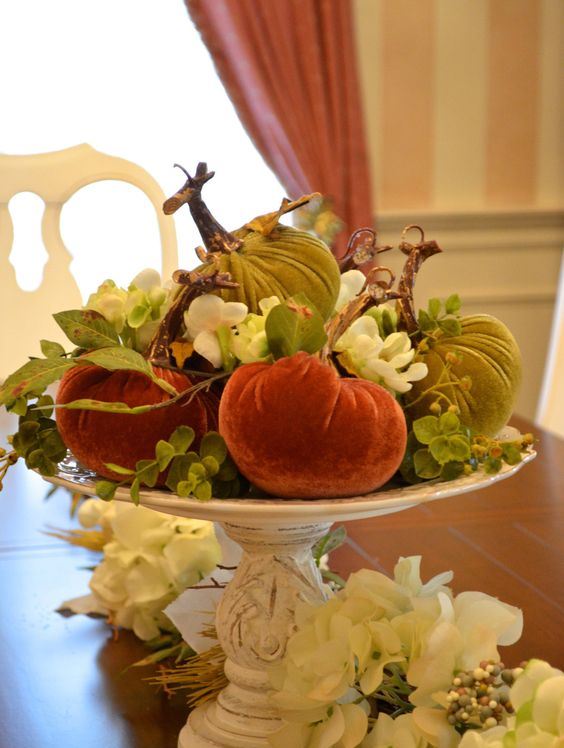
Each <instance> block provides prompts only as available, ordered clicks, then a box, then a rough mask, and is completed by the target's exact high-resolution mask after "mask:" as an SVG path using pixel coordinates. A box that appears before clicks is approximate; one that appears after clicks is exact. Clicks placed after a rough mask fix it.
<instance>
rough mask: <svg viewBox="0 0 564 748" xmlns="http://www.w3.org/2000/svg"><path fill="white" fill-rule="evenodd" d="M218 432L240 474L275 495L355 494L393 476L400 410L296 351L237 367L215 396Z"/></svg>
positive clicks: (402, 438)
mask: <svg viewBox="0 0 564 748" xmlns="http://www.w3.org/2000/svg"><path fill="white" fill-rule="evenodd" d="M219 430H220V433H221V434H222V436H223V437H224V439H225V441H226V443H227V446H228V448H229V451H230V452H231V455H232V456H233V459H234V460H235V462H236V463H237V466H238V467H239V469H240V470H241V472H242V473H243V474H244V475H245V476H246V477H247V478H248V479H249V480H250V481H251V483H253V484H254V485H255V486H257V487H258V488H260V489H262V490H263V491H267V492H268V493H270V494H272V495H274V496H281V497H287V498H291V497H294V498H304V499H307V498H321V497H327V498H330V497H337V496H355V495H359V494H363V493H367V492H369V491H373V490H374V489H376V488H379V487H380V486H381V485H383V484H384V483H385V482H386V481H387V480H389V479H390V478H391V477H392V475H393V474H394V473H395V472H396V470H397V469H398V467H399V464H400V462H401V460H402V458H403V455H404V452H405V445H406V438H407V434H406V424H405V418H404V415H403V411H402V409H401V408H400V406H399V405H398V403H397V401H396V400H395V398H394V397H393V396H392V395H390V393H389V392H388V391H387V390H385V389H384V388H383V387H380V386H379V385H377V384H374V383H372V382H368V381H365V380H361V379H343V378H341V377H339V376H338V375H337V373H336V372H335V370H334V369H332V368H331V367H329V366H328V365H326V364H324V363H322V362H321V361H320V360H319V358H316V357H314V356H310V355H308V354H307V353H303V352H300V353H296V354H295V355H294V356H290V357H288V358H281V359H280V360H278V361H277V362H276V363H274V364H265V363H256V364H248V365H246V366H241V367H240V368H239V369H237V370H236V371H235V373H234V374H233V375H232V376H231V378H230V380H229V382H228V384H227V386H226V388H225V390H224V393H223V395H222V398H221V403H220V408H219Z"/></svg>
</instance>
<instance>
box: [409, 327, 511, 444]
mask: <svg viewBox="0 0 564 748" xmlns="http://www.w3.org/2000/svg"><path fill="white" fill-rule="evenodd" d="M461 324H462V334H461V335H457V336H453V337H442V338H440V339H439V340H438V341H436V342H433V343H431V347H430V350H429V351H427V352H425V353H419V354H418V355H417V357H416V359H415V360H417V361H423V362H424V363H425V364H427V366H428V367H429V373H428V375H427V376H426V377H425V379H423V380H421V381H420V382H415V383H414V385H413V389H412V390H410V391H409V392H407V393H406V395H405V401H406V403H407V404H408V403H411V402H413V401H414V400H416V399H417V398H418V397H419V396H420V395H421V394H422V393H423V392H424V391H425V390H426V389H427V388H428V387H430V386H432V385H433V384H434V383H436V382H438V381H439V379H440V377H441V376H443V377H444V373H445V362H446V355H447V353H449V351H450V352H453V353H456V354H459V355H460V356H462V361H461V363H458V364H454V365H453V366H452V368H451V369H450V371H449V372H448V374H447V378H446V379H443V380H441V381H445V382H455V381H457V380H460V379H461V378H462V377H463V376H469V377H470V378H471V380H472V385H471V387H470V389H469V390H463V389H461V388H460V387H458V386H447V387H445V388H441V389H440V390H439V391H440V392H443V393H444V394H445V395H446V396H447V397H448V398H449V399H450V400H451V401H452V402H453V403H456V405H458V407H459V408H460V420H461V421H462V423H464V424H465V425H466V426H469V427H470V428H471V429H473V430H474V431H476V432H478V433H481V434H486V435H487V436H495V434H496V433H497V432H498V431H499V430H500V429H501V428H502V427H503V426H504V425H505V424H506V423H507V421H508V420H509V417H510V415H511V413H512V412H513V406H514V404H515V398H516V396H517V392H518V389H519V385H520V383H521V354H520V351H519V348H518V346H517V343H516V342H515V338H514V337H513V335H512V334H511V333H510V331H509V330H508V329H507V327H506V326H505V325H504V324H503V322H500V321H499V320H498V319H496V318H495V317H491V316H490V315H487V314H476V315H472V316H468V317H463V318H462V319H461ZM436 399H437V394H436V393H430V394H428V395H426V396H425V397H423V398H422V399H421V400H420V401H419V402H418V403H416V404H414V405H412V406H411V407H409V408H408V409H407V413H408V414H409V416H410V418H411V419H413V420H415V419H416V418H420V417H422V416H425V415H429V406H430V405H431V403H433V402H434V401H435V400H436Z"/></svg>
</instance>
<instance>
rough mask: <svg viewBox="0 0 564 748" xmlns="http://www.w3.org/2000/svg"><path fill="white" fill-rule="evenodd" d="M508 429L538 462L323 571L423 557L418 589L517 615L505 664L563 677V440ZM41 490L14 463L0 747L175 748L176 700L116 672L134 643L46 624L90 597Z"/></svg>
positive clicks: (60, 501)
mask: <svg viewBox="0 0 564 748" xmlns="http://www.w3.org/2000/svg"><path fill="white" fill-rule="evenodd" d="M515 425H517V426H518V427H520V428H521V430H523V431H529V430H532V431H535V433H536V434H537V435H539V436H540V443H539V447H538V448H539V453H540V454H539V457H538V458H537V459H536V460H535V461H534V462H533V463H532V464H531V465H529V466H527V467H526V468H524V470H523V471H522V472H521V473H519V474H518V475H517V476H516V477H515V478H512V479H510V480H508V481H503V482H501V483H499V484H496V485H494V486H492V487H491V488H489V489H486V490H483V491H479V492H477V493H475V494H466V495H465V496H463V497H460V498H455V499H449V500H445V501H440V502H436V503H434V504H429V505H427V506H422V507H418V508H415V509H411V510H409V511H405V512H400V513H398V514H393V515H389V516H385V517H380V518H375V519H368V520H361V521H358V522H353V523H349V525H348V527H347V531H348V534H349V537H348V540H347V544H346V546H344V547H343V548H341V549H339V550H338V551H336V552H335V553H334V554H333V557H332V560H331V565H332V567H333V568H334V569H336V570H338V571H340V572H341V573H342V574H348V573H349V572H351V571H354V570H355V569H358V568H360V567H363V566H364V567H372V568H375V569H379V570H381V571H385V572H387V573H390V572H391V571H392V569H393V566H394V564H395V562H396V561H397V559H398V557H399V556H401V555H403V556H407V555H413V554H421V555H422V556H423V578H424V579H428V578H429V577H430V576H432V575H433V574H436V573H438V572H440V571H444V570H447V569H452V570H453V571H454V572H455V577H454V583H453V586H454V589H455V590H456V591H463V590H480V591H483V592H488V593H489V594H492V595H496V596H497V597H499V598H500V599H502V600H504V601H505V602H509V603H512V604H513V605H518V606H519V607H521V608H522V609H523V610H524V613H525V631H524V634H523V637H522V639H521V640H520V642H519V643H518V644H516V645H514V646H513V647H510V648H507V649H505V650H502V651H503V656H504V658H505V661H506V663H508V664H517V663H518V662H519V661H520V660H521V659H523V658H524V657H527V656H528V657H531V656H536V657H541V658H544V659H548V660H550V661H551V662H552V664H554V665H559V666H560V667H564V645H563V643H562V639H563V635H564V574H563V568H562V550H563V547H564V540H563V539H564V504H563V499H564V441H562V440H560V439H558V438H556V437H554V436H550V435H549V434H544V433H542V432H540V431H539V430H538V429H534V428H533V427H532V424H530V423H528V422H526V421H523V420H522V419H515ZM2 426H4V429H3V431H4V432H5V431H6V424H5V422H4V423H3V424H2V423H0V428H1V427H2ZM46 489H47V487H46V484H45V483H43V481H41V479H40V478H38V477H37V476H36V475H34V474H30V473H28V472H27V471H26V470H25V468H22V467H21V466H19V465H18V466H17V467H16V468H15V469H14V471H13V473H12V475H10V476H8V478H7V480H6V482H5V488H4V491H3V492H2V493H1V494H0V580H1V581H0V585H1V590H0V748H67V746H68V747H69V748H101V747H102V746H103V747H104V748H175V746H176V738H177V734H178V732H179V730H180V728H181V726H182V725H183V724H184V722H185V719H186V707H185V705H184V699H183V697H182V696H181V695H178V696H175V697H174V698H172V699H169V698H168V697H167V696H166V695H165V694H163V693H158V692H156V691H155V690H154V689H153V688H152V687H151V686H149V685H147V684H146V683H144V682H143V680H142V677H143V674H144V671H142V670H137V669H135V670H125V668H126V667H127V666H128V665H129V664H130V663H132V662H134V661H136V660H138V659H140V658H141V657H142V656H144V654H145V653H146V650H145V649H144V648H143V645H142V644H141V643H140V642H138V641H137V640H136V639H135V638H134V637H133V636H132V635H130V634H129V633H127V632H124V633H122V634H120V637H119V639H118V640H117V641H114V640H113V638H112V635H111V632H110V630H109V629H108V628H107V627H106V626H105V625H104V623H103V622H101V621H96V620H92V619H89V618H85V617H78V616H77V617H75V618H71V619H65V618H62V617H60V616H59V615H57V614H56V613H54V612H53V611H54V609H55V608H56V607H57V606H58V605H59V603H61V602H62V601H63V600H65V599H68V598H70V597H74V596H77V595H80V594H84V593H86V592H87V583H88V578H89V574H90V572H89V571H88V570H87V569H85V567H88V566H89V565H91V564H92V563H93V562H94V557H93V556H92V555H90V554H89V553H88V552H87V551H85V550H83V549H80V548H72V547H70V546H68V545H66V544H65V543H62V542H60V541H58V540H56V539H53V538H50V537H47V536H45V535H42V534H41V531H42V529H44V528H45V527H46V526H47V525H49V524H50V525H55V526H59V527H69V526H70V524H71V523H70V520H69V517H68V508H69V502H68V495H67V494H66V493H65V492H63V491H59V492H58V493H56V494H55V495H54V496H53V497H51V498H50V499H49V500H48V501H44V498H43V497H44V495H45V493H46ZM147 674H149V673H148V672H147Z"/></svg>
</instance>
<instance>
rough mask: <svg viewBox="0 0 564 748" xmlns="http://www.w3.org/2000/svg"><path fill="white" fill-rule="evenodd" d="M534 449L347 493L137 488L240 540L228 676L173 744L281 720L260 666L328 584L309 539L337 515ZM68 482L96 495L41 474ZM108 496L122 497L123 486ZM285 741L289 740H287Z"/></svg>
mask: <svg viewBox="0 0 564 748" xmlns="http://www.w3.org/2000/svg"><path fill="white" fill-rule="evenodd" d="M535 456H536V453H535V452H530V453H529V454H528V455H526V457H525V458H524V460H523V461H522V462H520V463H519V464H518V465H513V466H509V465H504V467H503V468H502V470H501V471H500V472H499V473H497V474H496V475H486V474H485V473H482V472H476V473H473V474H472V475H468V476H463V477H461V478H458V479H456V480H454V481H449V482H448V483H440V482H435V481H431V482H428V483H422V484H419V485H417V486H410V487H407V488H398V489H393V490H389V491H380V492H378V493H375V494H368V495H365V496H358V497H354V498H347V499H330V500H323V501H321V500H311V501H302V500H287V499H286V500H285V499H268V500H265V499H224V500H220V499H212V500H211V501H207V502H200V501H197V500H196V499H181V498H179V497H177V496H175V495H174V494H171V493H170V492H166V491H159V490H154V489H152V490H149V489H147V490H145V491H142V492H141V504H142V505H143V506H145V507H148V508H149V509H155V510H156V511H159V512H166V513H168V514H173V515H176V516H181V517H182V516H183V517H194V518H200V519H208V520H214V521H217V522H220V523H221V524H222V525H223V527H224V529H225V531H226V533H227V534H228V535H229V537H231V538H232V539H233V540H234V541H235V542H236V543H238V544H239V545H240V546H241V547H242V548H243V557H242V559H241V562H240V564H239V567H238V569H237V571H236V573H235V576H234V578H233V580H232V581H231V582H230V584H229V585H228V586H227V587H226V589H225V592H224V594H223V597H222V600H221V603H220V604H219V606H218V609H217V614H216V629H217V633H218V638H219V641H220V643H221V646H222V647H223V649H224V651H225V653H226V655H227V661H226V665H225V674H226V676H227V678H228V680H229V685H228V686H227V687H226V688H225V689H224V690H223V691H222V692H221V693H220V694H219V696H218V698H217V700H215V701H213V702H210V703H209V704H208V705H206V706H203V707H199V708H197V709H195V710H194V711H193V712H192V713H191V715H190V717H189V719H188V722H187V724H186V726H185V727H184V728H183V729H182V731H181V733H180V736H179V742H178V745H179V748H267V746H268V736H269V735H271V734H272V733H273V732H276V731H277V730H278V729H279V727H280V726H281V721H280V718H279V716H278V714H277V711H276V709H275V708H274V707H273V706H272V705H271V704H270V702H269V698H268V691H269V680H268V676H267V670H268V667H269V666H270V665H272V663H274V662H276V661H277V660H279V659H281V658H282V657H283V655H284V652H285V648H286V643H287V640H288V638H289V636H290V635H291V634H292V631H293V630H294V612H295V608H296V604H297V602H298V601H299V600H306V601H310V602H316V601H319V602H321V601H323V600H324V599H325V596H326V590H325V589H324V587H323V584H322V581H321V577H320V574H319V572H318V570H317V568H316V566H315V564H314V561H313V557H312V554H311V548H312V546H313V545H314V544H315V543H316V542H317V540H318V539H319V538H321V537H322V536H323V535H324V534H325V533H326V532H327V530H328V529H329V527H330V526H331V525H332V524H333V523H334V522H337V521H343V520H352V519H363V518H365V517H374V516H376V515H379V514H389V513H391V512H397V511H400V510H402V509H408V508H410V507H412V506H416V505H417V504H421V503H424V502H429V501H435V500H437V499H443V498H447V497H449V496H456V495H459V494H464V493H467V492H469V491H476V490H478V489H481V488H487V487H488V486H490V485H491V484H492V483H496V482H497V481H499V480H503V479H504V478H508V477H510V476H511V475H513V474H514V473H516V472H517V471H518V470H520V469H521V468H522V467H523V466H524V465H525V464H526V463H527V462H530V461H531V460H532V459H534V457H535ZM48 480H49V481H50V482H51V483H55V484H57V485H62V486H65V487H66V488H69V489H71V490H72V491H75V492H78V493H84V494H88V495H91V496H93V495H95V494H96V491H95V481H94V480H93V479H92V477H91V476H86V477H81V476H79V475H75V474H72V473H70V472H64V471H63V470H61V472H60V473H59V475H58V476H56V477H54V478H49V479H48ZM116 499H118V500H120V501H130V498H129V493H128V491H127V490H126V489H123V488H122V489H118V491H117V492H116ZM288 748H292V746H288Z"/></svg>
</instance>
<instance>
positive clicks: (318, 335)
mask: <svg viewBox="0 0 564 748" xmlns="http://www.w3.org/2000/svg"><path fill="white" fill-rule="evenodd" d="M265 331H266V337H267V339H268V345H269V348H270V351H271V353H272V355H273V356H274V358H276V359H278V358H282V357H283V356H293V355H294V353H297V352H298V351H305V352H306V353H316V352H317V351H318V350H320V349H321V348H322V347H323V346H324V345H325V342H326V340H327V334H326V332H325V326H324V323H323V318H322V317H321V315H320V314H319V312H318V311H317V309H316V308H315V307H314V305H313V304H312V303H311V301H309V299H308V298H307V296H306V295H305V294H302V293H300V294H296V295H295V296H293V297H292V298H291V299H286V301H285V302H284V303H283V304H279V305H278V306H275V307H274V309H272V311H271V312H270V313H269V315H268V317H267V318H266V324H265Z"/></svg>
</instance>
